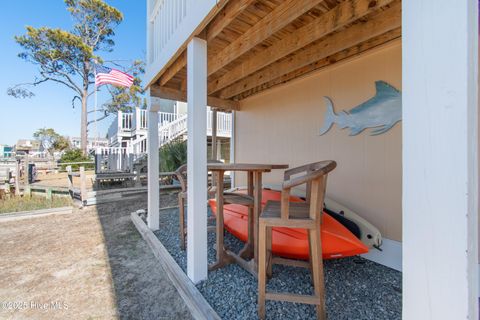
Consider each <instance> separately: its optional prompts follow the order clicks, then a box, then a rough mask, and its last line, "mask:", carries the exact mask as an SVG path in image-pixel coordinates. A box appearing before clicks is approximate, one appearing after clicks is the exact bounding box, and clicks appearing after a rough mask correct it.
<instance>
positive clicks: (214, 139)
mask: <svg viewBox="0 0 480 320" xmlns="http://www.w3.org/2000/svg"><path fill="white" fill-rule="evenodd" d="M217 122H218V118H217V109H215V108H213V109H212V155H211V159H212V160H218V159H220V158H219V157H218V155H217V147H218V145H217Z"/></svg>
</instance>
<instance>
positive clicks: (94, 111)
mask: <svg viewBox="0 0 480 320" xmlns="http://www.w3.org/2000/svg"><path fill="white" fill-rule="evenodd" d="M93 76H94V77H95V78H96V77H97V69H96V68H93ZM94 89H95V92H94V100H95V102H94V107H93V108H94V109H93V116H94V117H95V140H94V141H95V142H94V145H95V147H98V131H97V81H96V80H95V88H94Z"/></svg>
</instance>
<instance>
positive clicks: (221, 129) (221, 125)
mask: <svg viewBox="0 0 480 320" xmlns="http://www.w3.org/2000/svg"><path fill="white" fill-rule="evenodd" d="M207 135H208V136H211V135H212V110H210V109H208V111H207ZM231 135H232V114H231V113H225V112H217V136H219V137H225V138H229V137H230V136H231Z"/></svg>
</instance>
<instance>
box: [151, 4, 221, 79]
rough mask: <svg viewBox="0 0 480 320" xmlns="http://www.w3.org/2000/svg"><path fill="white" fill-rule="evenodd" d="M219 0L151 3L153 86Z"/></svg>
mask: <svg viewBox="0 0 480 320" xmlns="http://www.w3.org/2000/svg"><path fill="white" fill-rule="evenodd" d="M217 2H218V0H147V19H148V26H147V73H146V75H145V80H146V81H145V82H146V83H149V82H150V81H151V80H152V79H153V78H154V77H155V76H156V74H157V73H158V72H159V71H160V70H161V69H162V68H163V67H164V66H165V65H166V64H167V63H168V62H169V61H170V59H171V58H172V57H173V56H174V55H175V53H176V52H177V51H178V49H180V48H181V47H182V45H184V43H185V42H186V41H187V40H188V39H189V38H190V36H191V35H192V33H193V31H194V30H195V29H196V28H197V27H198V26H199V25H200V23H202V21H203V20H204V19H205V18H206V17H207V16H208V14H209V13H210V12H211V11H212V9H214V8H215V6H216V5H217Z"/></svg>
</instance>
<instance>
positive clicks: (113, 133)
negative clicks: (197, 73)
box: [96, 98, 232, 171]
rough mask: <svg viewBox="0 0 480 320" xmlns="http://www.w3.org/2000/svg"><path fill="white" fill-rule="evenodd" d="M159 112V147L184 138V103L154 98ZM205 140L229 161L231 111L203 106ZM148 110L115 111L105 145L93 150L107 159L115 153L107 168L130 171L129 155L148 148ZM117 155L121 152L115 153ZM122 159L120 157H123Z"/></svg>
mask: <svg viewBox="0 0 480 320" xmlns="http://www.w3.org/2000/svg"><path fill="white" fill-rule="evenodd" d="M151 103H152V104H154V105H157V106H158V108H159V110H162V111H159V112H158V147H161V146H162V145H164V144H166V143H168V142H171V141H173V140H175V139H179V138H180V139H186V138H187V118H188V115H187V104H186V103H184V102H181V101H167V100H162V99H159V98H153V99H152V101H151ZM206 114H207V118H208V123H207V142H208V145H209V148H210V150H211V151H210V152H211V153H213V152H215V157H217V158H218V159H223V160H224V161H227V162H228V161H229V158H230V138H231V132H232V115H231V113H228V112H217V111H216V110H213V109H211V108H207V110H206ZM147 115H148V111H147V110H145V109H141V108H135V110H134V111H133V112H123V111H118V112H117V114H116V115H115V117H114V119H113V121H112V124H111V125H110V127H109V129H108V133H107V139H108V146H100V147H99V148H97V150H96V154H97V155H99V156H101V157H102V158H105V159H108V155H109V154H113V155H115V157H114V158H115V161H113V163H110V164H109V165H107V166H108V167H109V170H110V171H131V170H133V167H132V164H131V163H132V159H133V158H135V159H137V158H140V157H141V155H143V154H146V153H147V152H148V143H147V133H148V118H147ZM214 145H215V146H214ZM117 155H121V156H120V157H118V156H117ZM122 159H123V160H122Z"/></svg>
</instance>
